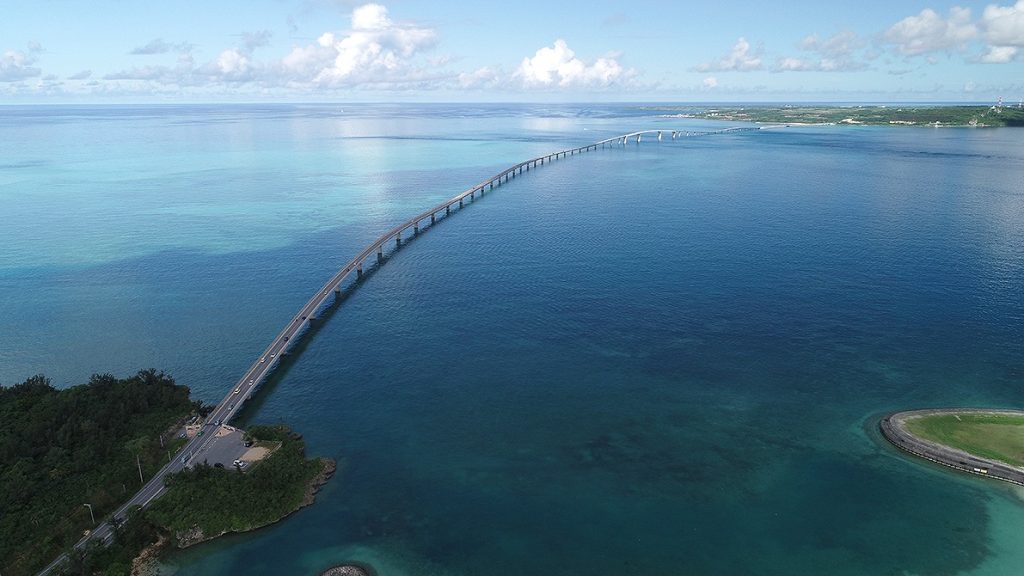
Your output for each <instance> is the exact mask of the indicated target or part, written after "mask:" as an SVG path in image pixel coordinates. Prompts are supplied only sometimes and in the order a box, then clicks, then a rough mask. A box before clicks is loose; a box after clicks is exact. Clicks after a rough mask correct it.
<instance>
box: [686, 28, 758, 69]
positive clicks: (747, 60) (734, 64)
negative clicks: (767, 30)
mask: <svg viewBox="0 0 1024 576" xmlns="http://www.w3.org/2000/svg"><path fill="white" fill-rule="evenodd" d="M695 69H696V70H697V72H728V71H733V70H735V71H746V70H760V69H761V54H760V51H759V50H755V51H751V49H750V42H747V39H746V38H743V37H740V39H739V40H737V41H736V44H734V45H733V47H732V50H730V51H729V53H728V54H726V55H725V56H722V57H721V58H719V59H718V60H715V61H713V62H705V63H703V64H698V65H697V67H696V68H695Z"/></svg>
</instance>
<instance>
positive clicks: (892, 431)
mask: <svg viewBox="0 0 1024 576" xmlns="http://www.w3.org/2000/svg"><path fill="white" fill-rule="evenodd" d="M965 413H984V414H1012V415H1016V416H1021V415H1024V412H1020V411H1016V410H985V409H977V408H963V409H958V408H936V409H928V410H908V411H906V412H896V413H893V414H889V415H887V416H885V417H884V418H882V420H881V422H879V428H881V431H882V435H883V436H885V439H886V440H888V441H889V442H891V443H892V444H893V445H894V446H896V447H897V448H899V449H900V450H903V451H905V452H909V453H911V454H913V455H915V456H918V457H920V458H924V459H926V460H931V461H932V462H935V463H936V464H941V465H943V466H947V467H949V468H955V469H956V470H960V471H962V472H967V473H969V474H975V475H978V476H985V477H988V478H995V479H997V480H1003V481H1005V482H1012V483H1013V484H1019V485H1021V486H1024V470H1020V469H1018V468H1014V467H1013V466H1010V465H1008V464H1004V463H1003V462H999V461H997V460H990V459H988V458H982V457H979V456H974V455H972V454H969V453H967V452H964V451H962V450H957V449H954V448H950V447H948V446H943V445H942V444H937V443H935V442H929V441H927V440H923V439H921V438H918V437H917V436H914V435H913V434H911V433H910V431H908V430H907V427H906V422H907V420H908V419H911V418H918V417H921V416H929V415H932V414H965Z"/></svg>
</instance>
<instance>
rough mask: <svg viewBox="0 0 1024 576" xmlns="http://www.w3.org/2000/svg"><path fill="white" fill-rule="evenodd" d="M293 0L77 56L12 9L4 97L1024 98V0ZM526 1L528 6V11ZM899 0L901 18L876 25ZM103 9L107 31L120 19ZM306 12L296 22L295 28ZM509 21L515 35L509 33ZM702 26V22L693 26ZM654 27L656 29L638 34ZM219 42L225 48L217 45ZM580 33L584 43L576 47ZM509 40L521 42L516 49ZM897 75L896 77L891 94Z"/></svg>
mask: <svg viewBox="0 0 1024 576" xmlns="http://www.w3.org/2000/svg"><path fill="white" fill-rule="evenodd" d="M295 2H296V4H295V5H294V6H292V8H294V10H295V14H298V15H299V16H296V15H293V14H290V13H289V14H287V15H284V13H282V12H273V13H268V14H267V15H265V17H266V19H265V24H266V27H262V28H252V29H250V30H247V31H238V30H237V29H233V30H230V29H231V28H233V27H234V26H235V22H234V19H233V18H225V19H222V20H216V21H215V25H214V27H216V28H217V30H213V31H212V32H211V31H210V30H198V28H207V27H209V26H206V27H197V34H196V37H185V36H184V33H183V32H182V31H183V30H184V31H188V30H189V28H188V27H187V26H186V27H184V28H182V27H174V26H168V25H161V23H159V22H154V23H153V24H152V26H150V27H148V28H147V27H145V26H142V27H138V28H139V30H138V33H141V34H145V33H147V32H148V33H149V36H148V37H147V38H146V39H145V40H144V41H140V42H137V43H132V44H128V43H127V40H126V41H125V44H124V45H122V46H120V49H118V50H116V52H114V53H109V52H108V53H105V52H104V51H103V49H102V47H101V48H91V49H88V50H82V51H81V53H74V54H71V53H69V51H68V50H66V48H65V46H63V45H60V46H58V45H57V44H58V42H59V41H61V40H62V39H63V37H62V36H61V34H59V33H58V32H57V31H56V30H54V32H53V35H52V36H51V35H48V34H47V33H46V32H47V30H48V28H47V26H46V25H45V22H47V16H48V15H43V14H38V15H35V14H33V13H32V11H31V9H23V10H22V11H21V12H19V13H15V14H14V15H13V17H14V18H19V17H20V18H21V19H24V20H26V24H30V25H27V26H25V27H24V28H25V32H24V34H33V35H32V36H31V37H27V36H26V37H25V38H24V39H23V43H22V45H21V46H2V45H0V50H3V52H2V53H0V98H3V99H12V100H15V99H18V100H30V101H31V100H41V101H46V100H61V99H72V100H73V99H76V98H78V99H82V98H86V99H89V98H91V99H103V98H122V99H123V98H136V99H141V100H147V99H151V98H170V99H175V98H187V99H213V100H216V99H221V98H228V99H231V98H234V99H238V98H271V99H273V98H284V99H317V98H338V97H348V98H353V97H355V98H358V97H359V96H360V95H370V94H372V95H377V96H380V95H384V96H388V95H391V96H394V97H420V98H425V99H429V97H430V95H437V96H438V97H439V98H445V97H451V96H453V95H458V96H459V97H461V98H463V99H472V98H473V97H477V98H482V99H486V98H488V97H491V98H494V97H505V98H536V97H544V98H566V97H580V96H588V97H599V98H604V99H643V98H648V99H693V98H702V99H707V98H709V97H710V96H712V95H714V96H717V97H721V96H723V95H727V96H731V97H733V98H737V97H738V98H739V99H758V98H764V99H772V97H773V96H779V97H794V96H796V97H799V96H800V95H807V96H809V97H810V98H809V99H815V95H817V97H818V99H821V98H822V97H827V96H828V95H830V94H831V95H834V96H835V97H847V98H849V97H851V96H853V99H857V95H858V94H860V95H862V96H866V95H869V94H876V95H878V96H885V95H886V94H891V95H894V96H902V97H906V95H908V94H909V95H918V96H920V97H922V98H923V99H929V98H934V99H940V98H945V99H950V100H956V99H973V98H976V97H978V96H981V95H982V94H981V92H982V91H983V90H984V92H986V93H989V92H992V93H994V92H999V93H1005V94H1006V95H1007V96H1009V97H1011V98H1016V97H1019V96H1020V95H1022V94H1024V0H1017V1H1016V2H1015V3H1013V4H1009V5H1002V4H998V3H987V4H984V5H983V6H982V5H979V6H973V7H969V6H960V5H953V6H949V7H948V8H946V9H935V8H932V7H920V8H919V9H916V10H912V11H908V10H906V9H902V7H901V6H890V7H889V9H888V11H887V12H886V13H885V14H880V15H878V16H877V18H876V19H872V18H865V17H864V16H863V15H857V16H856V17H855V16H849V17H847V19H846V20H847V21H844V20H843V19H842V18H839V19H838V20H837V21H836V22H831V23H828V24H827V25H825V26H824V29H825V30H829V31H831V33H829V34H822V33H820V32H819V30H821V29H822V26H823V23H822V22H814V23H812V22H802V23H801V22H798V21H796V20H794V21H791V22H790V21H788V20H787V25H786V26H784V27H779V26H771V25H769V24H766V23H765V22H763V18H761V17H759V15H758V14H756V13H750V12H749V10H750V9H748V8H747V9H746V10H747V11H746V12H736V11H732V12H729V13H728V14H726V15H725V16H722V17H721V18H722V20H723V21H726V20H727V21H728V25H727V26H726V25H720V26H719V25H716V24H715V22H717V20H713V19H709V17H708V16H707V15H704V16H703V17H701V16H698V17H697V18H692V17H691V16H692V15H691V14H685V15H684V16H687V17H691V18H690V19H689V20H685V19H684V21H685V23H686V25H687V26H686V27H683V29H682V32H681V33H677V34H673V35H665V34H659V30H661V29H659V28H658V27H659V26H660V25H662V23H661V19H660V18H658V16H659V14H653V15H652V11H651V10H650V9H649V8H650V7H647V8H648V10H644V9H643V6H640V7H638V9H637V10H636V14H633V13H630V14H626V13H623V12H621V11H611V12H609V13H608V14H605V15H603V16H601V17H600V19H599V20H598V21H595V23H594V25H591V26H588V25H587V24H586V23H585V22H582V23H573V22H570V21H562V22H556V23H555V24H561V25H563V31H562V32H557V31H555V32H554V33H552V32H551V31H546V30H544V29H545V28H552V26H553V25H544V26H540V25H538V26H537V28H538V29H537V30H532V29H526V28H522V27H521V25H522V22H520V21H518V20H515V21H510V20H509V19H504V20H498V21H497V24H496V25H494V24H490V23H489V21H488V20H487V19H485V18H483V16H486V14H484V13H480V14H475V13H472V12H471V11H470V10H468V9H464V10H463V9H458V10H456V11H454V12H448V13H446V14H445V15H444V16H443V17H438V18H433V17H431V15H430V14H429V13H428V14H426V15H421V16H420V17H418V18H416V17H406V16H405V14H402V17H401V18H398V17H395V16H393V15H392V11H391V10H389V8H388V7H386V6H384V5H382V4H377V3H368V4H363V5H358V6H355V7H354V8H351V10H350V11H348V12H347V21H348V26H347V27H343V26H342V25H343V23H344V20H345V18H344V16H342V14H340V13H337V12H334V13H333V14H331V10H332V8H333V7H334V6H335V5H336V4H337V2H331V1H328V0H295ZM283 4H287V3H283ZM899 4H907V3H906V2H900V3H899ZM246 6H248V5H246ZM538 6H541V7H544V6H545V5H544V4H539V5H538ZM463 8H465V7H463ZM528 8H529V6H526V7H524V10H523V12H524V13H527V14H533V13H535V12H534V11H532V10H529V9H528ZM901 9H902V13H900V14H899V16H900V17H898V18H895V17H890V18H889V19H888V20H885V18H886V16H887V15H889V14H896V12H894V10H895V11H897V12H899V11H900V10H901ZM709 10H712V11H711V12H710V14H714V13H716V12H715V11H714V9H712V8H709ZM325 11H326V12H327V13H328V14H330V15H331V16H332V17H333V19H335V20H336V21H337V22H338V24H339V25H337V26H325V25H324V22H330V20H328V19H325V18H321V17H317V18H313V17H312V15H317V16H322V15H323V13H324V12H325ZM654 12H659V13H660V10H656V11H654ZM861 12H864V11H863V10H862V11H861ZM100 16H101V18H100V20H101V21H104V22H107V24H108V26H115V27H116V25H117V22H116V20H117V18H116V17H113V16H107V15H103V14H100ZM303 16H305V22H304V28H305V30H300V24H299V20H301V19H302V17H303ZM763 16H764V17H765V18H767V17H768V15H767V14H765V15H763ZM36 17H38V18H39V19H40V20H39V21H35V20H34V18H36ZM244 20H245V21H246V22H247V23H252V22H261V14H260V13H258V12H257V11H250V13H248V14H247V17H246V18H244ZM666 20H668V18H666ZM439 22H440V23H439ZM529 23H530V22H529V21H526V24H527V25H528V24H529ZM801 24H803V25H804V26H805V27H806V28H805V29H800V25H801ZM509 25H511V30H504V28H507V27H509ZM314 26H319V27H320V29H319V30H317V29H316V28H315V27H314ZM695 26H696V27H700V30H698V31H697V32H694V31H692V30H687V27H691V28H692V27H695ZM719 27H721V28H723V29H725V28H727V29H729V30H730V31H736V30H741V31H742V33H741V34H739V35H735V36H732V39H731V40H730V39H729V38H728V37H727V36H724V35H725V34H728V32H725V31H723V32H720V33H719V32H717V30H715V29H716V28H719ZM223 28H228V29H229V31H224V30H223ZM328 28H329V29H328ZM671 29H672V28H670V30H671ZM647 30H653V32H651V33H648V34H647V35H646V36H645V35H644V32H645V31H647ZM491 31H493V33H492V32H491ZM638 31H639V32H640V35H637V32H638ZM108 32H109V31H108ZM172 32H173V33H175V34H178V36H175V37H172V35H171V33H172ZM545 32H547V36H542V35H543V34H545ZM83 35H84V36H87V34H84V33H83ZM463 36H465V38H463ZM117 38H118V35H117V34H107V35H106V36H105V38H104V42H103V45H104V47H107V50H109V46H116V45H117V44H116V39H117ZM211 38H212V40H211ZM224 38H230V41H229V42H224V41H223V39H224ZM480 38H484V39H485V40H489V41H484V42H481V41H480ZM218 39H221V41H222V43H221V44H220V45H215V44H214V43H215V42H216V41H217V40H218ZM531 40H532V42H533V45H532V46H531V47H529V48H526V42H529V41H531ZM577 42H578V43H579V45H580V46H582V48H579V47H576V48H574V47H573V46H576V43H577ZM467 43H468V44H467ZM51 44H54V47H53V48H51ZM285 44H287V46H285ZM571 44H572V45H571ZM505 47H511V48H505ZM510 50H519V56H518V57H516V56H515V55H514V52H511V51H510ZM894 78H895V79H897V81H898V82H900V83H901V85H902V87H901V88H899V89H898V90H895V91H893V90H892V83H893V82H894ZM866 85H867V86H869V88H867V89H865V86H866ZM870 86H875V87H874V88H870ZM887 89H888V90H887ZM985 95H987V94H985ZM957 96H959V98H958V97H957Z"/></svg>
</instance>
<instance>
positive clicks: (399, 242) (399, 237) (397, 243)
mask: <svg viewBox="0 0 1024 576" xmlns="http://www.w3.org/2000/svg"><path fill="white" fill-rule="evenodd" d="M401 245H402V233H401V232H399V233H398V234H395V246H401Z"/></svg>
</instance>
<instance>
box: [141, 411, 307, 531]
mask: <svg viewBox="0 0 1024 576" xmlns="http://www.w3.org/2000/svg"><path fill="white" fill-rule="evenodd" d="M248 434H249V436H251V437H253V438H255V439H256V440H260V441H279V442H280V443H281V446H280V448H278V449H277V450H276V451H275V452H274V453H273V454H271V455H270V456H268V457H267V458H266V459H265V460H263V461H261V462H258V463H257V464H256V465H255V466H254V467H253V468H252V469H251V470H249V471H247V472H244V473H242V472H239V471H237V470H233V469H225V468H214V467H212V466H205V465H201V466H196V467H195V468H193V469H191V470H185V471H182V472H180V473H178V474H175V475H173V476H169V477H168V478H167V486H168V488H169V490H168V491H167V494H165V495H164V496H163V497H161V498H160V499H159V500H157V501H155V502H154V503H153V504H152V505H151V506H150V508H149V510H147V511H146V517H147V518H149V519H150V520H151V521H152V522H154V523H155V524H158V525H160V526H161V527H163V528H166V529H168V530H170V531H171V532H173V533H175V534H181V533H185V532H189V531H192V530H194V529H195V528H199V529H200V530H202V533H203V534H204V535H205V536H206V537H211V536H216V535H218V534H221V533H223V532H241V531H245V530H252V529H254V528H258V527H260V526H265V525H267V524H270V523H272V522H276V521H277V520H280V519H281V518H283V517H284V516H287V515H288V514H290V513H292V512H294V511H295V510H296V509H297V508H299V506H300V505H301V504H302V501H303V498H304V496H305V493H306V489H307V486H308V485H309V483H310V481H311V480H312V479H313V478H314V477H315V476H316V475H317V474H319V473H320V472H321V471H322V470H323V468H324V466H325V465H326V463H325V462H324V461H321V460H307V459H306V458H305V443H304V442H303V441H302V437H301V436H299V435H297V434H295V433H293V432H291V431H290V430H289V429H288V428H286V427H284V426H276V427H267V426H256V427H253V428H252V429H250V430H249V432H248Z"/></svg>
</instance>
